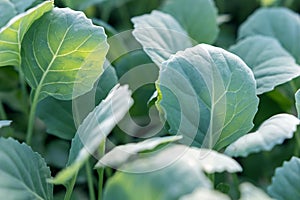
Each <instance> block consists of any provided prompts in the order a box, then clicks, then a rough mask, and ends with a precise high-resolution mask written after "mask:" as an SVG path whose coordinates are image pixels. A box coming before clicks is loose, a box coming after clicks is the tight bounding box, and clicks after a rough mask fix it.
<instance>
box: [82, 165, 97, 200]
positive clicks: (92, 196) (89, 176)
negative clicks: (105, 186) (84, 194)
mask: <svg viewBox="0 0 300 200" xmlns="http://www.w3.org/2000/svg"><path fill="white" fill-rule="evenodd" d="M85 171H86V175H87V181H88V187H89V194H90V200H96V197H95V190H94V184H93V175H92V170H91V165H90V162H89V160H88V161H87V162H86V163H85Z"/></svg>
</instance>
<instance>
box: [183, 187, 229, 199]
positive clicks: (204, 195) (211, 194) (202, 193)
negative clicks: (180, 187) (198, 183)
mask: <svg viewBox="0 0 300 200" xmlns="http://www.w3.org/2000/svg"><path fill="white" fill-rule="evenodd" d="M179 200H230V198H229V197H228V196H227V195H225V194H223V193H221V192H219V191H216V190H212V189H207V188H199V189H196V190H195V191H194V192H193V193H191V194H187V195H184V196H182V197H181V198H180V199H179Z"/></svg>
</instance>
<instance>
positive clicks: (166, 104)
mask: <svg viewBox="0 0 300 200" xmlns="http://www.w3.org/2000/svg"><path fill="white" fill-rule="evenodd" d="M157 89H158V92H159V96H158V102H157V104H158V107H159V109H160V110H161V111H162V113H164V117H165V118H166V119H167V121H168V123H169V125H170V132H171V133H172V134H177V133H179V134H182V135H183V136H184V138H183V139H184V142H185V143H189V144H190V143H193V144H194V145H196V146H201V145H202V146H203V147H205V148H215V149H220V148H222V147H225V146H227V145H228V144H230V143H231V142H233V141H235V140H236V139H238V138H239V137H241V136H242V135H244V134H246V133H247V132H248V131H249V130H250V129H251V128H252V127H253V123H252V120H253V117H254V115H255V113H256V111H257V105H258V98H257V96H256V84H255V80H254V76H253V73H252V71H251V70H250V69H249V68H248V67H247V65H246V64H245V63H244V62H243V61H242V60H241V59H240V58H239V57H237V56H235V55H234V54H231V53H229V52H227V51H225V50H223V49H220V48H217V47H213V46H210V45H205V44H201V45H197V46H195V47H193V48H189V49H186V50H185V51H180V52H178V53H176V54H175V55H174V56H171V58H170V59H169V60H168V61H166V62H164V63H163V65H162V69H161V70H160V75H159V79H158V81H157Z"/></svg>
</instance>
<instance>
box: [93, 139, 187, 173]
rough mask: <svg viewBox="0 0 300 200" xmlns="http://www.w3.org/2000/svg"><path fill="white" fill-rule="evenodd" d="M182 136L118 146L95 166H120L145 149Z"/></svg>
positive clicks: (150, 148)
mask: <svg viewBox="0 0 300 200" xmlns="http://www.w3.org/2000/svg"><path fill="white" fill-rule="evenodd" d="M181 138H182V136H167V137H155V138H150V139H147V140H144V141H142V142H138V143H128V144H125V145H119V146H116V147H115V148H113V149H112V150H111V151H110V152H108V153H107V154H105V155H104V156H103V157H102V158H101V159H100V160H99V161H98V162H97V164H96V166H95V168H100V167H106V166H108V167H111V168H119V167H121V166H122V165H123V164H125V163H126V162H128V161H129V160H131V159H132V158H133V157H137V156H138V154H139V153H141V152H143V151H147V150H148V151H150V150H152V149H154V148H155V147H157V146H159V145H162V144H166V143H170V142H174V141H177V140H180V139H181Z"/></svg>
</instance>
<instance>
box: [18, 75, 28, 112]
mask: <svg viewBox="0 0 300 200" xmlns="http://www.w3.org/2000/svg"><path fill="white" fill-rule="evenodd" d="M19 82H20V85H21V94H22V103H23V109H24V112H25V114H26V115H27V116H28V115H29V109H28V92H27V89H26V82H25V79H24V75H23V73H22V72H20V71H19Z"/></svg>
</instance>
